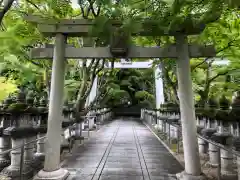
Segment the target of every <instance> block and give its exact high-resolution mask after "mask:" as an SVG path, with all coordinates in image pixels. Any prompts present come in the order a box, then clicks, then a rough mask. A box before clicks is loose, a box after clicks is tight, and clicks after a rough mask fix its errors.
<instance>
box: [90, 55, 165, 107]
mask: <svg viewBox="0 0 240 180" xmlns="http://www.w3.org/2000/svg"><path fill="white" fill-rule="evenodd" d="M152 62H153V61H152V60H151V61H141V62H126V61H125V60H124V59H121V62H114V66H113V67H114V68H116V69H136V68H138V69H148V68H152ZM105 68H111V67H110V66H109V65H105ZM160 73H161V66H160V65H158V66H157V67H155V70H154V76H155V97H156V108H160V104H163V103H164V90H163V79H162V77H161V76H159V75H160ZM97 83H98V77H96V78H95V79H94V82H93V86H92V88H91V91H90V94H89V97H88V100H87V105H89V104H90V103H91V102H93V101H94V98H95V97H96V95H97Z"/></svg>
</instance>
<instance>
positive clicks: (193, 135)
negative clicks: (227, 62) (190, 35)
mask: <svg viewBox="0 0 240 180" xmlns="http://www.w3.org/2000/svg"><path fill="white" fill-rule="evenodd" d="M176 44H177V53H178V59H177V61H176V63H177V76H178V87H179V94H178V95H179V101H180V112H181V121H182V122H181V123H182V137H183V151H184V154H185V156H184V162H185V171H184V172H183V173H180V174H177V177H178V178H179V179H190V178H193V177H195V176H197V177H199V176H201V175H202V172H201V166H200V157H199V151H198V144H197V127H196V117H195V108H194V102H193V90H192V80H191V72H190V59H189V51H188V42H187V37H186V36H184V35H179V36H176Z"/></svg>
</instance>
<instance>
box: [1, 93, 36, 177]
mask: <svg viewBox="0 0 240 180" xmlns="http://www.w3.org/2000/svg"><path fill="white" fill-rule="evenodd" d="M27 108H28V106H27V104H26V95H25V93H24V92H23V90H21V91H20V92H19V93H18V95H17V97H16V102H15V103H13V104H11V105H10V106H9V107H8V109H7V110H6V111H7V112H8V113H10V114H11V120H10V127H8V128H6V129H4V131H3V133H4V135H6V136H9V137H10V138H11V143H12V148H16V147H19V146H23V145H24V142H25V140H26V139H27V138H28V137H31V136H32V135H33V134H34V133H35V129H33V128H32V126H31V122H30V121H31V120H30V113H29V112H28V111H26V110H27ZM21 153H24V152H23V151H22V150H21V148H17V149H15V150H12V151H11V164H10V166H8V167H6V168H4V169H3V171H2V172H1V173H2V174H4V175H7V176H8V177H10V178H12V179H18V178H19V176H20V166H21V165H23V166H22V176H23V177H26V178H30V177H32V176H33V169H32V168H31V167H29V166H28V165H27V164H24V162H22V161H21ZM28 155H29V154H28V153H27V154H26V155H24V159H26V157H29V156H28Z"/></svg>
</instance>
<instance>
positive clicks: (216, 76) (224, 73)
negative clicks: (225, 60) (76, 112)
mask: <svg viewBox="0 0 240 180" xmlns="http://www.w3.org/2000/svg"><path fill="white" fill-rule="evenodd" d="M236 70H238V69H237V68H234V69H231V70H228V71H226V72H222V73H218V74H217V75H215V76H213V77H212V78H211V79H209V80H208V82H209V84H210V83H211V82H212V81H214V80H215V79H216V78H218V77H219V76H224V75H227V74H228V73H230V72H232V71H236Z"/></svg>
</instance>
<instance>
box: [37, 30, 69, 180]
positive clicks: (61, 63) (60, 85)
mask: <svg viewBox="0 0 240 180" xmlns="http://www.w3.org/2000/svg"><path fill="white" fill-rule="evenodd" d="M65 45H66V37H65V36H64V35H63V34H60V33H59V34H56V36H55V46H54V53H53V54H54V55H53V64H52V77H51V89H50V102H49V113H48V131H47V135H46V136H47V137H46V141H45V153H46V155H45V161H44V169H43V170H41V171H40V172H38V174H37V175H36V176H35V177H34V180H48V179H49V180H50V179H52V180H64V179H66V178H67V177H68V175H69V172H68V171H67V170H66V169H62V168H60V166H59V164H60V145H61V141H60V139H61V129H62V128H61V124H62V122H61V120H62V119H63V118H62V117H61V116H62V108H63V90H64V77H65V63H66V62H65Z"/></svg>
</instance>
